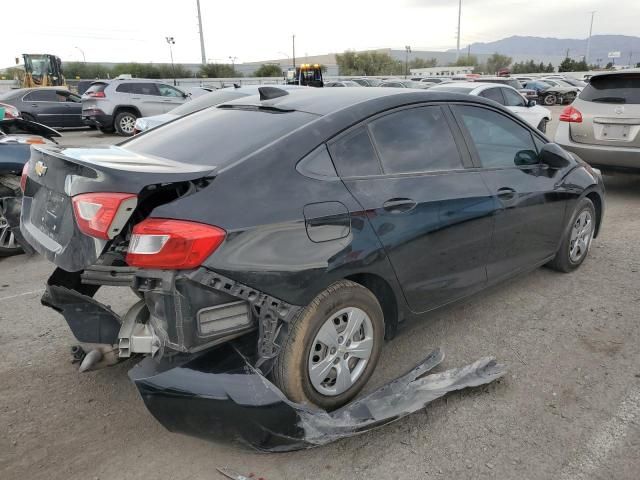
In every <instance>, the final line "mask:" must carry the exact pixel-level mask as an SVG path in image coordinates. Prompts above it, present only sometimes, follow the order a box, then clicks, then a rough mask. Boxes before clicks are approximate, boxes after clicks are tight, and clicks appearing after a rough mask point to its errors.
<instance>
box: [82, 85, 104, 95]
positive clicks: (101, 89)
mask: <svg viewBox="0 0 640 480" xmlns="http://www.w3.org/2000/svg"><path fill="white" fill-rule="evenodd" d="M107 85H108V84H106V83H93V84H91V85H90V86H89V88H87V89H86V90H85V91H84V93H85V94H87V93H96V92H104V89H105V88H107Z"/></svg>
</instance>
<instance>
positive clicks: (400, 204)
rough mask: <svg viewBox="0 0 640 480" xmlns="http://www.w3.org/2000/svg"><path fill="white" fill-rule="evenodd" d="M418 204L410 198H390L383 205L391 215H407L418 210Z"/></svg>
mask: <svg viewBox="0 0 640 480" xmlns="http://www.w3.org/2000/svg"><path fill="white" fill-rule="evenodd" d="M416 205H418V203H417V202H416V201H415V200H411V199H410V198H390V199H389V200H387V201H386V202H384V203H383V204H382V207H383V208H384V209H385V210H386V211H387V212H389V213H405V212H410V211H411V210H413V209H414V208H416Z"/></svg>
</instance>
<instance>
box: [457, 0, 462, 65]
mask: <svg viewBox="0 0 640 480" xmlns="http://www.w3.org/2000/svg"><path fill="white" fill-rule="evenodd" d="M461 18H462V0H458V42H457V44H456V62H457V61H458V59H459V58H460V19H461Z"/></svg>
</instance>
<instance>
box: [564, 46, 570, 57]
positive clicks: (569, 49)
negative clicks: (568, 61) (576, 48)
mask: <svg viewBox="0 0 640 480" xmlns="http://www.w3.org/2000/svg"><path fill="white" fill-rule="evenodd" d="M569 51H570V49H569V48H567V56H566V57H564V58H569Z"/></svg>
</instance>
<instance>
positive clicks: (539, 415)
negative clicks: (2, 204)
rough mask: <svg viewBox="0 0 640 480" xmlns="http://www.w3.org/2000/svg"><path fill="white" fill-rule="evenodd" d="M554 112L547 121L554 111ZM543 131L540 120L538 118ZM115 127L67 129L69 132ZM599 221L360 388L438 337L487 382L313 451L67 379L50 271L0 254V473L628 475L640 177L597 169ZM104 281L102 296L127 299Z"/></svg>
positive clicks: (115, 378) (636, 358) (107, 386)
mask: <svg viewBox="0 0 640 480" xmlns="http://www.w3.org/2000/svg"><path fill="white" fill-rule="evenodd" d="M554 110H556V111H555V112H554V113H555V115H556V116H557V114H558V110H559V109H558V108H556V109H554ZM552 128H553V126H552ZM101 140H106V141H108V142H109V143H113V142H115V141H116V140H117V139H116V138H115V137H104V136H102V135H101V134H100V133H96V132H73V133H69V134H68V135H67V136H66V139H65V142H67V143H76V142H78V141H79V142H84V143H96V142H98V141H101ZM606 184H607V189H608V203H607V212H606V220H605V225H604V230H603V232H602V234H601V236H600V238H598V239H597V240H596V241H595V242H594V244H593V248H592V251H591V253H590V256H589V258H588V259H587V261H586V263H585V264H584V265H583V266H582V268H580V269H579V270H578V271H577V272H575V273H573V274H571V275H563V274H558V273H555V272H552V271H550V270H547V269H539V270H536V271H534V272H532V273H530V274H528V275H526V276H524V277H521V278H519V279H517V280H514V281H511V282H509V283H508V284H505V285H501V286H499V287H496V288H494V289H492V290H490V291H487V292H484V293H482V294H480V295H477V296H475V297H473V298H471V299H468V300H467V301H464V302H462V303H458V304H456V305H454V306H451V307H448V308H445V309H442V310H440V311H438V312H435V313H432V314H430V315H429V316H428V317H427V318H425V319H424V321H421V322H414V323H411V324H409V325H405V326H404V328H403V329H402V330H401V332H400V334H399V335H398V337H397V338H396V339H395V340H394V341H392V342H390V343H389V344H387V345H386V348H385V350H384V353H383V357H382V360H381V364H380V367H379V368H378V371H377V372H376V375H375V377H374V378H373V379H372V381H371V382H370V385H369V387H373V386H377V385H380V384H382V383H384V382H386V381H387V380H389V379H391V378H393V377H395V376H396V375H398V374H400V373H402V372H403V371H405V370H406V369H407V368H408V367H409V366H411V365H413V364H415V363H416V362H418V361H419V360H420V359H421V358H423V357H424V356H425V355H426V354H427V352H429V351H430V350H431V349H433V348H434V347H437V346H442V347H443V348H444V349H445V351H446V352H447V354H448V357H447V359H446V360H445V362H444V364H443V365H442V368H448V367H453V366H459V365H462V364H464V363H467V362H470V361H473V360H475V359H477V358H478V357H480V356H485V355H495V356H496V357H497V358H498V359H499V360H500V361H501V362H505V363H507V364H508V365H509V368H510V371H509V373H508V374H507V376H506V377H505V378H503V379H502V380H500V381H499V382H498V383H495V384H492V385H489V386H486V387H481V388H478V389H474V390H467V391H463V392H459V393H455V394H452V395H449V396H448V397H446V398H444V399H441V400H438V401H436V402H434V403H433V404H431V405H430V406H429V407H428V408H427V409H425V410H424V411H422V412H419V413H417V414H414V415H412V416H410V417H407V418H405V419H403V420H400V421H398V422H396V423H394V424H393V425H390V426H387V427H383V428H381V429H379V430H376V431H373V432H369V433H367V434H364V435H361V436H358V437H355V438H352V439H347V440H342V441H339V442H336V443H334V444H332V445H329V446H327V447H323V448H318V449H315V450H309V451H303V452H293V453H286V454H259V453H254V452H252V451H248V450H246V449H243V448H241V447H237V446H235V445H228V444H214V443H208V442H205V441H201V440H197V439H194V438H189V437H185V436H182V435H178V434H172V433H169V432H167V431H165V430H164V429H163V428H162V427H161V426H160V425H159V424H158V423H157V422H156V421H155V420H154V419H153V418H152V417H151V415H149V414H148V413H147V412H146V410H145V408H144V406H143V404H142V401H141V400H140V398H139V397H138V394H137V392H136V391H135V389H134V387H133V385H132V384H131V383H130V382H129V380H128V378H127V376H126V372H127V370H128V369H129V368H130V367H131V364H128V363H124V364H120V365H118V366H116V367H113V368H110V369H106V370H101V371H96V372H90V373H84V374H79V373H78V372H77V367H76V366H75V365H72V364H71V363H70V361H69V359H70V357H69V346H70V345H72V344H73V338H72V336H71V334H70V332H69V329H68V328H67V327H66V325H65V322H64V320H63V319H62V317H61V316H59V315H58V314H56V313H55V312H53V311H52V310H50V309H46V308H44V307H42V306H40V303H39V298H40V295H41V293H42V289H43V284H44V281H45V279H46V278H47V275H48V274H49V273H50V272H51V270H52V266H51V265H50V264H49V263H47V262H46V261H44V260H42V259H41V258H38V257H32V258H27V257H25V256H18V257H13V258H10V259H4V260H0V347H1V348H2V352H3V355H2V356H1V357H0V432H1V434H0V478H1V479H2V480H11V479H19V480H25V479H27V480H32V479H76V478H77V479H95V478H99V479H118V478H128V479H143V478H144V479H146V478H159V479H180V480H182V479H185V480H186V479H217V478H221V477H220V476H219V475H218V474H217V473H216V472H215V468H216V467H217V466H223V465H228V466H231V467H232V468H234V469H235V470H238V471H240V472H242V473H245V474H248V473H250V472H255V473H256V474H257V475H259V476H263V477H265V478H267V479H268V480H277V479H291V480H294V479H295V480H298V479H302V478H313V479H334V478H356V479H360V478H362V479H369V478H371V479H373V478H376V479H380V478H382V479H387V478H388V479H396V478H397V479H414V478H415V479H418V478H455V479H466V478H497V479H511V478H518V479H563V480H564V479H566V480H569V479H583V478H593V479H612V478H614V479H629V480H631V479H633V480H635V479H637V478H638V472H639V471H640V333H639V330H638V311H639V310H640V288H639V286H640V249H638V248H637V245H638V240H639V239H640V219H639V216H638V212H640V177H633V176H627V175H618V176H611V177H609V176H608V177H606ZM120 294H121V292H120V291H118V290H117V289H107V290H105V292H103V293H102V294H101V295H102V298H106V299H107V300H108V301H109V303H111V305H113V306H114V308H115V309H116V310H124V309H125V308H126V307H127V306H128V303H127V302H126V301H124V300H123V299H122V298H121V295H120Z"/></svg>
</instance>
